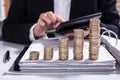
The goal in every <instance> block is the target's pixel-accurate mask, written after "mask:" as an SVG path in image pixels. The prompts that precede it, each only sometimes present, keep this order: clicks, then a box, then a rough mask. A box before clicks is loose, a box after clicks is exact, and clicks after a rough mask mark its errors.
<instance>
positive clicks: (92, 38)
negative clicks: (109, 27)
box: [89, 19, 100, 60]
mask: <svg viewBox="0 0 120 80" xmlns="http://www.w3.org/2000/svg"><path fill="white" fill-rule="evenodd" d="M99 46H100V20H99V19H91V20H90V34H89V59H90V60H97V59H98V56H99Z"/></svg>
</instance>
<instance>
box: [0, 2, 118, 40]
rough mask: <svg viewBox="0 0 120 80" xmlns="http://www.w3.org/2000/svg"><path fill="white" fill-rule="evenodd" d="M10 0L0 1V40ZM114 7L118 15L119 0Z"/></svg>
mask: <svg viewBox="0 0 120 80" xmlns="http://www.w3.org/2000/svg"><path fill="white" fill-rule="evenodd" d="M10 2H11V0H0V39H1V35H2V33H1V29H2V23H3V20H4V19H5V18H6V17H7V14H8V11H9V7H10ZM116 7H117V9H118V11H119V14H120V0H117V4H116Z"/></svg>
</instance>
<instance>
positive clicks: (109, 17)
mask: <svg viewBox="0 0 120 80" xmlns="http://www.w3.org/2000/svg"><path fill="white" fill-rule="evenodd" d="M98 10H99V12H102V13H103V16H102V17H101V22H102V25H101V26H102V27H105V28H107V29H109V30H112V31H114V32H115V33H116V34H117V35H118V37H119V38H120V25H119V21H120V19H119V18H120V17H119V14H118V11H117V9H116V0H98ZM101 32H103V30H101ZM112 36H113V37H114V35H112Z"/></svg>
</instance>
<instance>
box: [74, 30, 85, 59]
mask: <svg viewBox="0 0 120 80" xmlns="http://www.w3.org/2000/svg"><path fill="white" fill-rule="evenodd" d="M83 42H84V31H83V30H82V29H74V41H73V55H74V60H82V59H83Z"/></svg>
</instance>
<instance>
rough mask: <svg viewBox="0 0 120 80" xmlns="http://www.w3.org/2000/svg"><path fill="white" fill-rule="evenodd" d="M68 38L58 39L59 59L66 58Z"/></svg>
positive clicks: (63, 59)
mask: <svg viewBox="0 0 120 80" xmlns="http://www.w3.org/2000/svg"><path fill="white" fill-rule="evenodd" d="M68 40H69V39H68V38H62V39H59V60H61V61H65V60H68V52H69V49H68Z"/></svg>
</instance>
